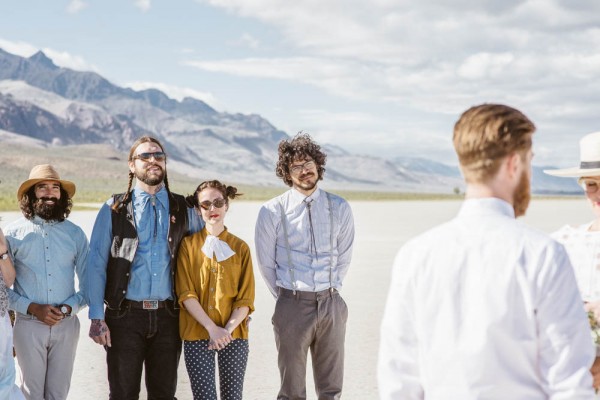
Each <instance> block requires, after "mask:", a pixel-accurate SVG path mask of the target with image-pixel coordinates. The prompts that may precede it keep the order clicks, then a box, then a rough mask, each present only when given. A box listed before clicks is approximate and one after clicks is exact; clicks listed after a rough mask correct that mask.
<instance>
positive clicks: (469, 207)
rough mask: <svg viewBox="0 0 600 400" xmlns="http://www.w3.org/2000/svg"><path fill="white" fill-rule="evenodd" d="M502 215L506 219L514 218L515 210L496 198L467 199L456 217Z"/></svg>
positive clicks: (504, 201)
mask: <svg viewBox="0 0 600 400" xmlns="http://www.w3.org/2000/svg"><path fill="white" fill-rule="evenodd" d="M490 214H496V215H503V216H505V217H508V218H515V210H514V208H513V206H512V205H510V203H508V202H507V201H506V200H502V199H499V198H497V197H485V198H479V199H467V200H465V201H464V203H463V204H462V206H461V208H460V211H459V213H458V215H459V216H460V217H464V216H474V215H490Z"/></svg>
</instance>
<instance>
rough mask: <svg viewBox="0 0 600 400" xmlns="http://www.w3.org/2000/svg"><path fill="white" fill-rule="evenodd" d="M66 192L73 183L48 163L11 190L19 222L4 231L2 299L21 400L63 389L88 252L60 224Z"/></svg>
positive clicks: (80, 237)
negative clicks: (9, 275)
mask: <svg viewBox="0 0 600 400" xmlns="http://www.w3.org/2000/svg"><path fill="white" fill-rule="evenodd" d="M74 194H75V185H74V184H73V183H72V182H69V181H65V180H61V179H60V176H59V175H58V173H57V172H56V170H55V169H54V167H53V166H51V165H48V164H44V165H37V166H35V167H33V169H32V170H31V173H30V175H29V179H28V180H26V181H25V182H23V184H21V186H20V187H19V190H18V192H17V198H18V199H19V206H20V207H21V211H22V212H23V215H24V217H23V218H20V219H18V220H17V221H15V222H13V223H11V224H9V225H8V226H7V227H6V229H5V230H4V233H5V236H6V240H7V242H8V247H9V253H10V256H11V258H12V260H13V263H14V266H15V270H16V278H15V283H14V287H13V289H12V290H11V289H9V294H8V295H9V300H10V308H11V309H13V310H14V311H15V312H16V322H15V327H14V346H15V350H16V352H17V359H18V361H19V367H20V369H21V379H22V386H21V389H22V391H23V393H24V394H25V398H27V399H28V400H29V399H36V400H37V399H54V400H60V399H63V400H64V399H66V398H67V394H68V392H69V387H70V385H71V375H72V373H73V363H74V362H75V351H76V349H77V342H78V340H79V319H77V316H76V314H77V312H78V311H79V310H81V309H82V308H84V307H85V305H86V301H85V296H84V293H83V292H84V289H85V288H84V282H85V280H84V274H85V262H86V257H87V254H88V240H87V238H86V236H85V233H84V232H83V230H82V229H81V228H80V227H79V226H77V225H75V224H73V223H72V222H70V221H68V220H67V217H68V216H69V213H70V212H71V207H72V202H71V198H72V197H73V195H74ZM75 274H77V278H78V280H79V291H77V290H76V289H75Z"/></svg>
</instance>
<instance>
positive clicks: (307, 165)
mask: <svg viewBox="0 0 600 400" xmlns="http://www.w3.org/2000/svg"><path fill="white" fill-rule="evenodd" d="M314 166H315V161H314V160H310V161H307V162H305V163H304V164H300V165H293V166H292V167H291V168H290V172H291V173H292V174H293V175H298V174H299V173H300V172H302V171H304V170H305V169H312V168H314Z"/></svg>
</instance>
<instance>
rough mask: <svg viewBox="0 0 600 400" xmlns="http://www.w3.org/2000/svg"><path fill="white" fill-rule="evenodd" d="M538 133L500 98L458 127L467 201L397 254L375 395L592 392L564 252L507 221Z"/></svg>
mask: <svg viewBox="0 0 600 400" xmlns="http://www.w3.org/2000/svg"><path fill="white" fill-rule="evenodd" d="M534 131H535V126H534V125H533V123H532V122H531V121H530V120H529V119H528V118H527V117H526V116H525V115H523V114H522V113H521V112H519V111H518V110H515V109H513V108H511V107H507V106H504V105H496V104H484V105H480V106H476V107H472V108H470V109H469V110H467V111H466V112H465V113H463V114H462V116H461V117H460V119H459V120H458V122H457V123H456V125H455V127H454V147H455V150H456V153H457V155H458V158H459V162H460V166H461V170H462V172H463V175H464V177H465V180H466V183H467V190H466V201H465V202H464V204H463V206H462V208H461V210H460V212H459V214H458V215H457V217H456V218H454V219H453V220H451V221H449V222H447V223H445V224H443V225H441V226H439V227H436V228H434V229H432V230H430V231H428V232H426V233H424V234H423V235H421V236H419V237H417V238H415V239H413V240H411V241H409V242H408V243H407V244H406V245H404V246H403V247H402V249H401V250H400V252H399V253H398V255H397V256H396V260H395V262H394V268H393V272H392V281H391V286H390V291H389V296H388V300H387V305H386V309H385V312H384V317H383V322H382V326H381V345H380V346H381V347H380V352H379V368H378V380H379V391H380V396H381V399H403V400H408V399H425V398H426V399H428V400H436V399H444V400H447V399H460V400H468V399H486V400H490V399H502V400H505V399H569V400H573V399H591V398H593V395H594V392H593V389H592V377H591V374H590V372H589V369H590V366H591V365H592V362H593V359H594V355H595V352H594V346H593V343H592V340H591V335H590V328H589V323H588V319H587V316H586V315H585V312H584V311H583V309H582V307H581V296H580V294H579V292H578V289H577V284H576V282H575V277H574V274H573V270H572V268H571V265H570V263H569V259H568V257H567V254H566V252H565V250H564V248H563V247H562V246H561V245H560V244H558V243H557V242H555V241H554V240H552V239H551V238H550V237H549V236H547V235H545V234H543V233H541V232H538V231H536V230H534V229H532V228H529V227H527V226H525V225H524V224H522V223H521V222H519V221H517V220H516V219H515V217H518V216H521V215H523V214H524V213H525V211H526V209H527V206H528V204H529V198H530V179H531V158H532V155H533V154H532V151H531V144H532V134H533V132H534Z"/></svg>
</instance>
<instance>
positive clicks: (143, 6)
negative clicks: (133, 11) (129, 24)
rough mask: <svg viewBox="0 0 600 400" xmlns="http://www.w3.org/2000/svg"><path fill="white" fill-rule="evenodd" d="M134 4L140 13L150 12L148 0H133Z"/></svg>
mask: <svg viewBox="0 0 600 400" xmlns="http://www.w3.org/2000/svg"><path fill="white" fill-rule="evenodd" d="M134 4H135V6H136V7H137V8H139V9H140V10H141V11H142V12H148V11H149V10H150V8H151V7H152V4H151V2H150V0H135V1H134Z"/></svg>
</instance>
